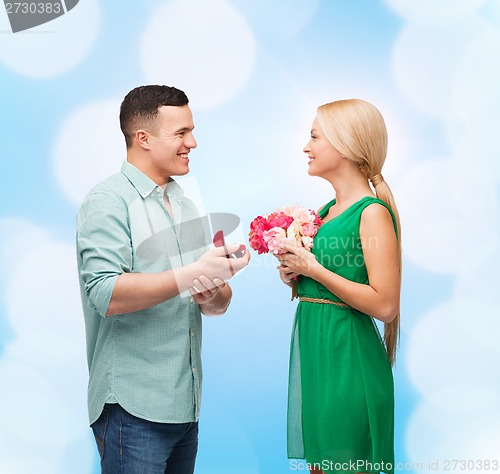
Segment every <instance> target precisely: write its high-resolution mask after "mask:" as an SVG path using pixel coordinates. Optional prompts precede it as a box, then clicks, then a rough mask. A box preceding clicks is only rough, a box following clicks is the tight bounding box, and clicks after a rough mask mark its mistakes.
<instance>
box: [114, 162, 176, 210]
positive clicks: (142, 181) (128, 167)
mask: <svg viewBox="0 0 500 474" xmlns="http://www.w3.org/2000/svg"><path fill="white" fill-rule="evenodd" d="M122 173H123V174H124V175H125V176H126V177H127V179H128V180H129V181H130V182H131V183H132V186H134V188H135V189H137V192H138V193H139V194H140V195H141V196H142V197H143V198H145V197H147V196H149V195H150V194H151V193H152V192H153V191H154V190H155V189H156V188H158V187H159V186H158V185H157V184H156V183H155V182H154V181H153V180H152V179H151V178H149V177H148V176H146V175H145V174H144V173H143V172H142V171H141V170H139V169H138V168H136V167H135V166H134V165H133V164H132V163H129V162H128V161H124V162H123V165H122ZM166 194H167V196H169V197H174V198H176V199H177V200H178V201H181V200H182V196H183V195H184V191H183V190H182V188H181V187H180V186H179V184H177V182H176V181H175V180H174V179H172V178H170V179H169V180H168V183H167V187H166Z"/></svg>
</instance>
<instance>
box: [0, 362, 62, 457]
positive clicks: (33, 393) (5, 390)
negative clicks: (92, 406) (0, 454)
mask: <svg viewBox="0 0 500 474" xmlns="http://www.w3.org/2000/svg"><path fill="white" fill-rule="evenodd" d="M62 375H63V374H61V376H62ZM0 380H2V393H1V395H0V400H1V403H0V420H1V421H2V422H1V429H2V431H4V432H5V431H7V432H9V433H10V436H11V437H12V438H14V439H17V440H18V441H20V442H22V441H24V442H26V443H28V444H33V445H38V446H46V447H50V448H57V449H58V450H60V449H61V448H62V447H63V446H64V445H65V444H66V442H67V439H68V435H69V432H68V421H69V416H68V412H67V410H66V402H65V400H64V399H63V398H62V397H61V395H60V394H59V393H58V392H57V391H56V390H55V388H54V387H53V386H52V384H51V383H50V381H49V380H48V379H47V378H46V377H45V376H44V375H43V374H42V373H41V372H39V371H37V370H34V369H31V368H30V367H28V366H26V365H22V364H19V363H17V362H15V361H12V360H11V359H9V358H6V357H2V359H1V360H0ZM7 427H8V429H7ZM24 451H25V454H26V450H24Z"/></svg>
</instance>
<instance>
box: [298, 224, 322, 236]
mask: <svg viewBox="0 0 500 474" xmlns="http://www.w3.org/2000/svg"><path fill="white" fill-rule="evenodd" d="M317 233H318V226H317V225H314V224H302V235H305V236H306V237H314V236H315V235H316V234H317Z"/></svg>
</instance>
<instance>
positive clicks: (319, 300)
mask: <svg viewBox="0 0 500 474" xmlns="http://www.w3.org/2000/svg"><path fill="white" fill-rule="evenodd" d="M299 301H304V302H306V303H319V304H334V305H335V306H342V307H343V308H349V305H348V304H345V303H342V302H340V301H332V300H326V299H323V298H309V297H308V296H299Z"/></svg>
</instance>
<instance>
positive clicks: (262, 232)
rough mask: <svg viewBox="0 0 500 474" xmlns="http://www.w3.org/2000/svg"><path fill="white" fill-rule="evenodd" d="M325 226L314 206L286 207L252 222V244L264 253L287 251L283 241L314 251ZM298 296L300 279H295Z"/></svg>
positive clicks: (259, 251)
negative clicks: (316, 238) (319, 233)
mask: <svg viewBox="0 0 500 474" xmlns="http://www.w3.org/2000/svg"><path fill="white" fill-rule="evenodd" d="M320 226H321V218H320V217H319V215H318V214H317V213H316V212H315V211H312V210H310V209H306V208H304V207H301V206H298V205H289V206H284V207H281V208H279V209H276V210H275V211H273V212H272V213H271V214H269V215H267V216H257V217H256V218H255V219H254V220H253V221H252V222H251V223H250V232H249V234H248V237H249V243H250V247H251V248H252V249H254V250H256V251H257V252H258V253H259V255H260V254H261V253H272V254H274V255H280V254H284V253H286V251H285V250H283V244H289V245H295V246H297V247H304V248H305V249H307V250H311V249H312V247H313V238H314V236H315V235H316V234H317V232H318V229H319V227H320ZM296 296H297V280H296V279H294V280H292V299H293V298H295V297H296Z"/></svg>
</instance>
